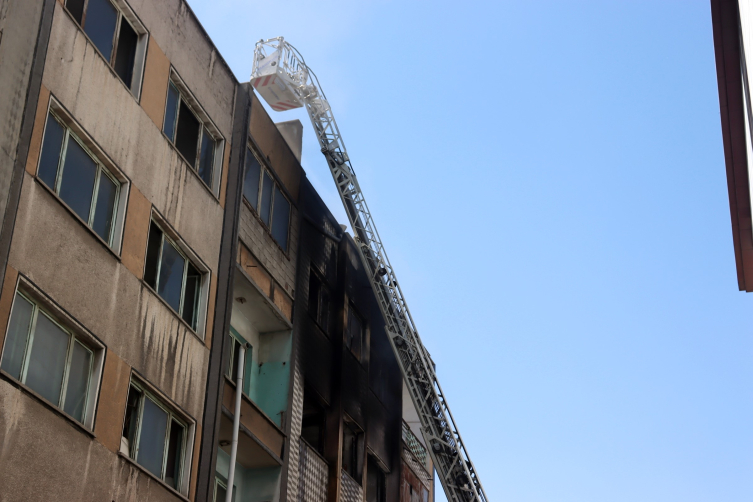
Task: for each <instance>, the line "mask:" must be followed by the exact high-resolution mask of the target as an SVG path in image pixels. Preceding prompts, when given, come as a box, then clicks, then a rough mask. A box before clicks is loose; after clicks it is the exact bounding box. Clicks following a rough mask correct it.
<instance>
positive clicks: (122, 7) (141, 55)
mask: <svg viewBox="0 0 753 502" xmlns="http://www.w3.org/2000/svg"><path fill="white" fill-rule="evenodd" d="M89 1H90V0H84V5H83V7H82V13H81V22H78V20H77V19H76V18H75V16H74V15H73V13H72V12H71V11H70V10H69V9H68V0H64V1H63V7H64V8H65V11H66V12H67V13H68V15H69V16H70V17H71V19H73V21H74V22H75V23H76V25H77V26H78V27H79V28H80V29H81V31H82V32H83V33H84V35H85V36H86V38H87V40H89V42H90V43H91V45H92V46H93V47H94V48H95V49H96V51H97V53H98V54H99V55H100V56H102V58H103V59H104V60H105V61H106V62H107V66H109V67H110V69H111V70H112V71H113V73H114V74H115V75H116V76H117V78H118V80H119V81H120V82H121V83H122V84H123V85H125V86H126V88H128V90H129V92H130V93H131V95H133V97H134V98H136V100H137V101H138V100H140V99H141V91H142V86H143V83H144V70H145V69H146V52H147V47H148V45H149V31H148V30H147V29H146V26H144V23H143V22H142V21H141V19H140V18H139V17H138V16H137V15H136V13H135V12H134V11H133V9H132V8H131V6H130V5H128V3H127V2H126V1H125V0H106V1H108V2H110V4H111V5H112V6H113V7H114V8H115V10H116V11H117V12H118V14H117V15H118V18H117V20H116V22H115V31H114V33H113V36H112V49H111V50H110V54H109V55H105V54H104V53H103V52H102V51H100V50H99V47H97V46H96V44H95V43H94V41H93V40H92V39H91V38H90V37H89V34H88V33H86V30H85V29H84V26H85V25H86V15H87V13H88V10H89ZM123 20H125V21H126V22H127V23H128V24H129V25H130V26H131V29H132V30H133V31H134V33H136V39H137V42H136V53H135V54H134V61H133V74H132V75H131V83H130V84H129V83H126V82H125V81H124V80H123V79H122V78H121V77H120V75H119V74H118V72H117V71H115V58H116V57H117V51H118V44H119V42H120V27H121V25H122V23H123Z"/></svg>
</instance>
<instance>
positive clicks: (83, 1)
mask: <svg viewBox="0 0 753 502" xmlns="http://www.w3.org/2000/svg"><path fill="white" fill-rule="evenodd" d="M65 6H66V7H67V8H68V12H70V13H71V15H72V16H73V18H74V19H75V20H76V21H77V22H78V24H80V25H81V27H82V28H83V30H84V32H85V33H86V34H87V35H88V36H89V39H90V40H91V41H92V43H93V44H94V46H95V47H96V48H97V49H99V52H100V53H101V54H102V55H103V56H104V58H105V59H106V60H107V62H108V63H110V66H112V68H113V69H114V70H115V73H116V74H117V75H118V76H119V77H120V78H121V80H122V81H123V82H124V83H125V84H126V86H128V88H129V89H130V90H131V92H132V93H133V94H134V95H136V96H138V94H139V91H140V87H141V73H142V71H141V70H142V67H143V62H144V55H145V52H146V50H145V49H146V29H145V28H144V27H143V26H142V25H141V23H140V22H138V19H137V18H136V16H135V15H134V14H133V12H131V11H130V9H128V7H127V6H126V5H125V3H124V2H122V1H119V2H115V3H113V2H111V1H110V0H67V1H66V2H65Z"/></svg>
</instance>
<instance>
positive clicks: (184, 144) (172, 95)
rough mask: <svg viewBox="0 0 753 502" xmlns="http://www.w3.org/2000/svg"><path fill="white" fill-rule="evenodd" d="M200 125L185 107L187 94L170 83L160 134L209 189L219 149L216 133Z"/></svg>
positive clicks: (211, 184)
mask: <svg viewBox="0 0 753 502" xmlns="http://www.w3.org/2000/svg"><path fill="white" fill-rule="evenodd" d="M176 80H177V79H176ZM204 122H205V123H202V120H200V119H199V117H197V114H196V113H195V112H194V110H193V109H192V107H191V105H189V103H188V97H187V92H186V91H183V92H181V90H179V88H178V85H177V84H176V83H175V81H174V80H170V83H169V87H168V89H167V105H166V107H165V122H164V124H163V127H162V130H163V131H164V133H165V135H166V136H167V137H168V138H169V139H170V141H172V143H173V144H174V145H175V148H177V149H178V151H179V152H180V153H181V155H183V158H185V159H186V162H188V164H189V165H190V166H191V168H192V169H193V170H194V171H196V173H197V174H198V175H199V178H201V179H202V180H203V181H204V183H206V185H207V186H208V187H210V188H211V187H212V186H213V182H214V177H215V172H214V171H215V169H214V165H215V158H217V157H218V155H217V153H218V152H219V150H220V149H219V147H218V140H217V137H216V136H217V133H212V132H211V131H210V130H209V127H208V124H207V123H206V121H204Z"/></svg>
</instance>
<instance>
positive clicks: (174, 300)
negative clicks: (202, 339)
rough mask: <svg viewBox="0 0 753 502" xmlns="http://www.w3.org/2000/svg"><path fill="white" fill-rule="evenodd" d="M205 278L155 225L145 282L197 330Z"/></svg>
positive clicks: (152, 225)
mask: <svg viewBox="0 0 753 502" xmlns="http://www.w3.org/2000/svg"><path fill="white" fill-rule="evenodd" d="M202 277H203V274H202V272H201V271H199V269H197V268H196V267H195V266H194V265H193V263H191V261H190V260H189V259H188V258H187V257H186V256H185V255H184V254H183V253H182V252H181V251H180V250H179V248H178V246H177V245H176V244H175V243H173V242H172V240H170V239H169V238H168V237H166V236H165V234H164V232H163V231H162V229H160V228H159V226H158V225H157V224H156V223H155V222H154V221H152V223H151V226H150V227H149V240H148V242H147V248H146V260H145V265H144V281H145V282H146V283H147V284H149V285H150V286H151V287H152V289H154V291H155V292H156V293H157V294H158V295H159V296H160V297H161V298H162V299H163V300H165V302H167V304H168V305H170V307H172V308H173V310H175V312H177V313H178V314H179V315H180V316H181V317H182V318H183V320H184V321H186V322H187V323H188V325H189V326H191V328H192V329H193V330H196V328H197V325H198V311H199V308H198V305H199V298H200V296H201V282H202Z"/></svg>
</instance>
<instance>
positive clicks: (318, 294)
mask: <svg viewBox="0 0 753 502" xmlns="http://www.w3.org/2000/svg"><path fill="white" fill-rule="evenodd" d="M329 299H330V293H329V288H328V287H327V284H326V282H325V281H324V280H323V279H322V278H321V277H320V276H319V274H318V273H317V272H315V271H314V269H313V268H311V270H310V272H309V306H308V310H309V314H310V315H311V317H312V318H314V320H315V321H316V323H317V324H318V325H319V327H320V328H322V331H324V332H325V333H328V330H329V311H330V306H329Z"/></svg>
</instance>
